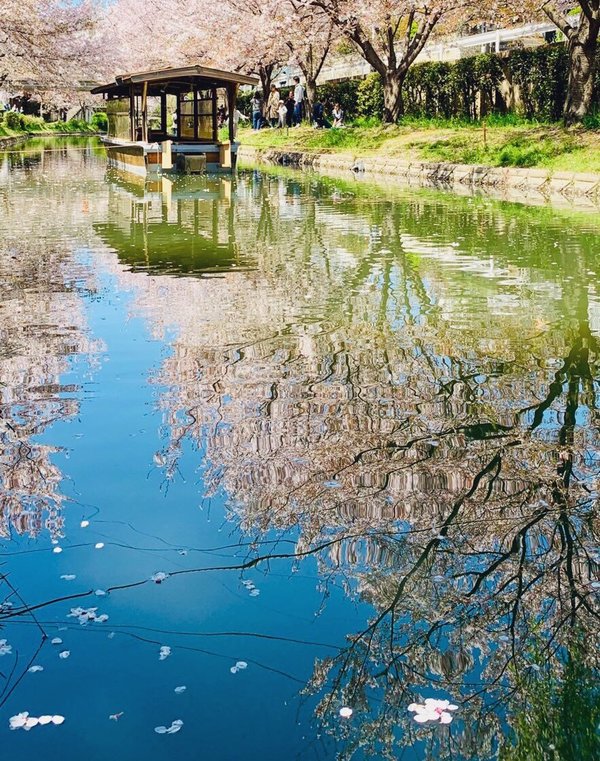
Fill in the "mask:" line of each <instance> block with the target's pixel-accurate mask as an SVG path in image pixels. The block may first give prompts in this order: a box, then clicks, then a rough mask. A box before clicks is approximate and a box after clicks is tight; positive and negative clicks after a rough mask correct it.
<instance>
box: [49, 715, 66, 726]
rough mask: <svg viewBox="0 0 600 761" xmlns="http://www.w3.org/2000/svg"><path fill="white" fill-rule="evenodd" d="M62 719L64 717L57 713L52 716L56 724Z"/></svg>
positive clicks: (61, 721) (60, 722)
mask: <svg viewBox="0 0 600 761" xmlns="http://www.w3.org/2000/svg"><path fill="white" fill-rule="evenodd" d="M64 720H65V717H64V716H60V715H59V714H56V715H55V716H53V717H52V723H53V724H57V725H58V724H62V723H63V721H64Z"/></svg>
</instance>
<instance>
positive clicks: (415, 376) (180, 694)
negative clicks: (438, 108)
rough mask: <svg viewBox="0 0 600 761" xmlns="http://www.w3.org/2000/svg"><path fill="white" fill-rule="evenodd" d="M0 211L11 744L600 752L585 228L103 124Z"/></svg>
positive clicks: (27, 163) (552, 214) (151, 756)
mask: <svg viewBox="0 0 600 761" xmlns="http://www.w3.org/2000/svg"><path fill="white" fill-rule="evenodd" d="M0 210H1V213H0V283H1V285H2V288H1V291H0V336H1V343H0V405H1V413H2V415H1V420H0V468H1V476H0V478H1V481H0V552H1V553H2V566H1V567H0V573H1V574H2V576H1V577H0V604H1V607H0V627H1V629H0V639H5V640H6V642H5V643H0V653H3V654H2V655H0V693H1V695H2V698H1V700H0V706H1V710H0V734H1V738H2V740H1V742H2V748H3V754H6V758H11V759H17V758H18V759H20V760H23V761H29V760H30V759H32V760H33V759H37V758H39V757H43V758H44V759H45V761H59V759H60V761H71V759H80V758H82V757H87V758H89V759H93V760H94V761H96V760H97V761H105V759H109V758H118V759H124V760H129V759H131V760H132V761H133V759H139V758H143V759H146V761H162V760H163V759H172V758H177V757H181V758H199V759H200V758H201V759H207V760H210V761H238V760H241V759H244V761H253V760H254V759H256V760H257V761H258V760H259V759H260V760H265V761H271V760H272V761H279V760H282V759H302V760H303V761H304V760H305V759H336V758H344V759H349V758H354V759H363V758H367V757H374V758H380V759H385V758H403V759H425V758H428V759H429V758H431V759H445V758H448V759H482V760H486V759H491V758H497V757H498V756H500V757H501V758H504V759H508V758H510V759H513V758H514V759H563V758H564V759H571V758H573V759H575V758H577V759H588V758H589V759H592V758H594V757H598V756H600V747H599V736H598V724H599V722H600V707H599V706H600V703H599V690H598V678H597V677H598V644H599V642H598V614H599V604H598V602H599V601H598V593H599V591H600V575H599V566H600V545H599V541H598V535H599V531H600V524H599V522H598V512H597V499H598V474H599V467H598V466H599V463H598V457H599V441H598V423H599V420H598V402H599V387H598V380H599V376H600V368H599V352H600V344H599V341H600V295H599V292H598V282H599V280H598V275H599V270H600V261H599V259H598V252H599V251H600V227H599V223H598V220H597V219H596V218H595V217H594V216H592V215H586V214H574V213H566V212H558V211H553V210H551V209H547V208H527V207H523V206H518V205H509V204H501V203H498V202H492V201H490V200H488V199H486V198H484V197H474V198H457V197H454V196H452V195H449V194H443V193H436V192H432V191H411V192H408V191H402V190H399V189H394V188H385V187H384V188H381V187H375V186H370V185H368V184H359V183H354V182H344V181H337V180H329V179H326V178H323V177H318V176H316V175H310V174H301V173H295V172H291V171H275V170H273V171H258V170H256V171H243V172H241V173H240V174H239V176H238V177H237V178H235V179H234V180H232V179H231V178H181V179H180V180H178V181H176V182H170V181H163V182H161V183H159V184H155V185H146V186H145V187H144V186H143V185H139V184H136V183H131V182H130V181H128V180H127V179H125V178H124V177H122V176H118V175H113V174H111V173H107V172H106V168H105V160H104V155H103V151H102V148H101V147H100V146H99V145H97V144H96V143H95V142H94V141H93V140H87V139H86V140H77V139H68V140H53V141H50V140H46V141H43V142H40V141H37V142H33V141H32V142H31V143H28V144H25V145H23V146H22V150H21V149H20V150H17V149H15V148H14V147H13V148H12V149H11V150H10V151H8V152H5V153H0ZM157 574H159V575H158V576H157ZM90 608H91V609H95V610H92V611H91V612H90V613H86V612H82V610H78V609H83V610H84V611H89V609H90ZM106 616H107V617H108V618H105V617H106ZM97 619H99V620H97ZM56 638H58V639H60V640H61V642H57V643H55V644H53V643H52V640H55V639H56ZM161 649H162V657H161ZM65 653H68V655H67V656H66V657H65ZM61 654H62V657H61ZM36 666H41V667H42V670H39V669H34V670H33V671H31V670H30V669H31V667H36ZM181 687H185V690H181V689H179V690H177V691H176V688H181ZM425 698H440V699H446V698H447V699H449V700H451V701H452V702H453V704H454V705H456V706H457V709H456V710H455V711H453V712H452V716H453V721H452V722H451V723H449V724H446V725H443V726H442V725H440V724H439V723H438V722H428V723H425V724H418V723H417V722H415V721H414V718H413V717H414V715H415V714H414V712H411V711H409V710H408V708H409V706H410V705H411V704H413V703H417V704H423V701H424V699H425ZM342 708H351V709H352V715H351V716H350V717H344V716H341V715H340V709H342ZM24 711H27V712H29V714H30V715H31V716H33V717H39V716H40V715H46V714H48V715H62V716H64V717H65V721H64V723H63V724H61V725H59V726H55V725H54V724H52V723H50V724H48V725H44V726H34V727H33V728H32V729H31V730H30V731H24V730H23V729H17V730H14V731H11V730H10V729H9V719H10V718H11V717H13V716H16V715H17V714H19V713H20V712H24ZM345 713H347V711H346V712H345ZM111 717H112V718H111ZM173 721H182V722H183V725H182V726H181V728H180V729H179V731H176V732H168V733H164V732H161V733H157V732H155V728H156V727H161V726H162V727H165V728H169V727H171V726H172V722H173ZM175 726H177V725H175Z"/></svg>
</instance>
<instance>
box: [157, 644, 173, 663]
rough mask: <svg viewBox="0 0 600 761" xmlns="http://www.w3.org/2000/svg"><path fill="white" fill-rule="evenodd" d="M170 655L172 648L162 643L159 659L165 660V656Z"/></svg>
mask: <svg viewBox="0 0 600 761" xmlns="http://www.w3.org/2000/svg"><path fill="white" fill-rule="evenodd" d="M170 655H171V648H170V647H169V646H168V645H162V647H161V648H160V650H159V651H158V658H159V660H161V661H164V660H165V658H168V657H169V656H170Z"/></svg>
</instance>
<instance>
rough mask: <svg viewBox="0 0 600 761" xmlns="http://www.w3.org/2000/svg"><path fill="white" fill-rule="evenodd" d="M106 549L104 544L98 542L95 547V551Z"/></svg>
mask: <svg viewBox="0 0 600 761" xmlns="http://www.w3.org/2000/svg"><path fill="white" fill-rule="evenodd" d="M103 547H104V542H96V544H95V545H94V549H95V550H101V549H102V548H103Z"/></svg>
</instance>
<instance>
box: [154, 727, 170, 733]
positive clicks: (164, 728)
mask: <svg viewBox="0 0 600 761" xmlns="http://www.w3.org/2000/svg"><path fill="white" fill-rule="evenodd" d="M154 731H155V732H156V734H157V735H164V734H165V732H166V731H167V728H166V727H154Z"/></svg>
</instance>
